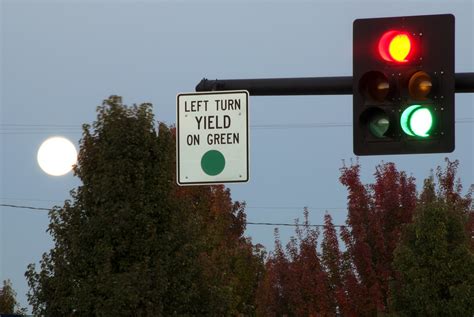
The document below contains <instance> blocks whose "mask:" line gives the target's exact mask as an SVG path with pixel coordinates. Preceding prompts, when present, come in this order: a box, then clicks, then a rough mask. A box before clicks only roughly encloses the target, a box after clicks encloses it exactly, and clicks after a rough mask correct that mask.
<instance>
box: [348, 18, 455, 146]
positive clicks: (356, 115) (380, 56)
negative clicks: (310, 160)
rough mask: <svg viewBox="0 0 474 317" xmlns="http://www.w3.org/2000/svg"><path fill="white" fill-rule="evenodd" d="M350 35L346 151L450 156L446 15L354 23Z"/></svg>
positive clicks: (450, 63) (450, 47) (450, 32)
mask: <svg viewBox="0 0 474 317" xmlns="http://www.w3.org/2000/svg"><path fill="white" fill-rule="evenodd" d="M353 32H354V33H353V137H354V153H355V154H356V155H379V154H419V153H446V152H452V151H453V150H454V84H455V79H454V16H453V15H451V14H443V15H427V16H408V17H388V18H374V19H357V20H355V21H354V26H353ZM407 109H408V110H407Z"/></svg>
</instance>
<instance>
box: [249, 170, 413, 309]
mask: <svg viewBox="0 0 474 317" xmlns="http://www.w3.org/2000/svg"><path fill="white" fill-rule="evenodd" d="M340 181H341V183H342V184H343V185H344V186H346V188H347V189H348V217H347V226H344V227H341V230H340V236H341V238H342V240H343V242H344V243H345V248H344V249H345V251H344V252H342V251H341V248H340V247H339V240H338V234H337V231H336V228H335V226H334V225H333V223H332V218H331V216H330V215H329V214H326V215H325V218H324V221H325V224H324V230H323V239H322V242H321V245H320V248H319V249H318V237H319V231H318V230H316V229H313V228H312V227H311V225H310V224H309V222H308V211H307V210H305V221H304V222H303V224H301V225H298V226H297V228H296V238H292V239H291V241H290V243H288V245H287V248H286V251H284V250H283V248H282V245H281V242H280V240H279V238H278V235H277V236H276V241H275V251H274V252H273V253H272V254H271V255H270V257H269V258H268V260H267V263H266V273H265V277H264V279H263V281H262V283H261V285H260V289H259V295H258V311H259V312H260V313H261V314H262V315H265V316H281V315H285V314H286V315H289V316H311V315H313V316H336V315H344V316H374V315H377V314H378V313H380V312H382V313H383V312H388V298H389V282H390V281H391V280H392V279H393V278H394V277H395V272H394V270H393V268H392V261H393V251H394V249H395V247H396V246H397V244H398V242H399V240H400V234H401V227H402V225H403V224H405V223H408V222H410V221H411V219H412V215H413V211H414V208H415V204H416V190H415V183H414V179H413V178H412V177H408V176H407V175H406V174H405V173H403V172H399V171H397V169H396V168H395V165H394V164H392V163H387V164H382V165H379V166H377V168H376V171H375V183H374V184H371V185H364V184H362V182H361V180H360V166H359V165H358V164H355V165H351V166H348V167H347V166H345V167H343V168H342V169H341V177H340ZM318 250H320V252H318Z"/></svg>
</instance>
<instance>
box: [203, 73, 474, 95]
mask: <svg viewBox="0 0 474 317" xmlns="http://www.w3.org/2000/svg"><path fill="white" fill-rule="evenodd" d="M455 78H456V87H455V92H457V93H473V92H474V73H456V74H455ZM352 84H353V83H352V76H342V77H307V78H263V79H216V80H208V79H206V78H204V79H202V80H201V81H200V82H199V84H198V85H197V86H196V91H223V90H248V92H249V93H250V95H253V96H290V95H352Z"/></svg>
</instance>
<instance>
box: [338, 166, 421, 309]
mask: <svg viewBox="0 0 474 317" xmlns="http://www.w3.org/2000/svg"><path fill="white" fill-rule="evenodd" d="M374 176H375V183H374V184H372V185H368V186H364V185H363V184H362V182H361V180H360V166H359V164H355V165H351V166H349V167H343V168H342V169H341V177H340V181H341V183H342V184H343V185H344V186H346V188H347V189H348V192H349V194H348V217H347V229H346V230H343V232H342V238H343V240H344V242H345V244H346V246H347V254H348V257H349V262H350V264H351V266H352V269H353V272H352V273H350V274H349V276H348V280H347V290H346V291H347V294H348V296H349V298H352V299H355V300H354V301H353V303H352V307H353V313H355V315H358V316H372V315H376V314H377V313H378V312H387V309H388V298H389V282H390V281H391V280H392V279H393V278H394V277H395V272H394V270H393V268H392V261H393V251H394V250H395V247H396V246H397V244H398V242H399V240H400V234H401V227H402V225H403V224H405V223H408V222H410V221H411V219H412V215H413V211H414V209H415V205H416V188H415V182H414V178H413V177H408V176H407V175H406V174H405V173H404V172H399V171H398V170H397V169H396V168H395V165H394V164H393V163H386V164H382V165H379V166H377V168H376V172H375V174H374ZM351 275H352V277H350V276H351Z"/></svg>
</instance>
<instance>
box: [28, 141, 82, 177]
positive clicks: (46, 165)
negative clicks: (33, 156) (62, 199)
mask: <svg viewBox="0 0 474 317" xmlns="http://www.w3.org/2000/svg"><path fill="white" fill-rule="evenodd" d="M37 159H38V164H39V166H40V167H41V169H42V170H43V171H44V172H45V173H46V174H49V175H52V176H62V175H65V174H67V173H68V172H69V171H71V170H72V166H73V165H74V164H76V162H77V151H76V147H75V146H74V144H72V142H71V141H69V140H68V139H66V138H63V137H52V138H49V139H47V140H46V141H44V142H43V143H42V144H41V146H40V147H39V150H38V156H37Z"/></svg>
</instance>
